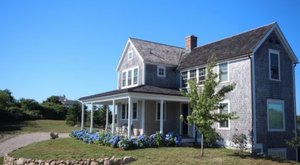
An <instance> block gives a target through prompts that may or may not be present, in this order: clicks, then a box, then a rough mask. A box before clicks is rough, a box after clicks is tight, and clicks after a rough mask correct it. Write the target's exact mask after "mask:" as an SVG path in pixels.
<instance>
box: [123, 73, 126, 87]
mask: <svg viewBox="0 0 300 165" xmlns="http://www.w3.org/2000/svg"><path fill="white" fill-rule="evenodd" d="M122 86H123V87H125V86H126V72H123V73H122Z"/></svg>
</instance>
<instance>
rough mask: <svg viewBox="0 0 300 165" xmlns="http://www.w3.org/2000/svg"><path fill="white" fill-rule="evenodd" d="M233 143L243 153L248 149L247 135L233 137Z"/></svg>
mask: <svg viewBox="0 0 300 165" xmlns="http://www.w3.org/2000/svg"><path fill="white" fill-rule="evenodd" d="M232 142H233V143H234V144H235V145H237V147H238V148H239V150H240V152H243V151H244V150H245V149H246V148H247V136H246V135H245V134H243V133H242V134H234V135H233V136H232Z"/></svg>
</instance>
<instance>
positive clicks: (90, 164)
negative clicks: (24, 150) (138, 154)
mask: <svg viewBox="0 0 300 165" xmlns="http://www.w3.org/2000/svg"><path fill="white" fill-rule="evenodd" d="M133 161H135V159H134V158H132V157H130V156H125V157H123V158H115V157H114V156H112V157H109V158H98V159H80V160H36V159H25V158H18V159H16V158H13V157H11V156H8V155H6V156H4V159H3V164H4V165H73V164H74V165H123V164H128V163H130V162H133Z"/></svg>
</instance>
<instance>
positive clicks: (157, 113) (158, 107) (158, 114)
mask: <svg viewBox="0 0 300 165" xmlns="http://www.w3.org/2000/svg"><path fill="white" fill-rule="evenodd" d="M163 107H164V108H163V120H164V121H165V120H166V104H165V103H164V105H163ZM156 120H160V103H157V105H156Z"/></svg>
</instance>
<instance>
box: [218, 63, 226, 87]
mask: <svg viewBox="0 0 300 165" xmlns="http://www.w3.org/2000/svg"><path fill="white" fill-rule="evenodd" d="M222 64H226V65H227V81H221V79H220V65H222ZM217 69H218V79H219V81H220V83H227V82H229V63H228V61H227V62H222V63H219V64H218V68H217Z"/></svg>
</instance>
